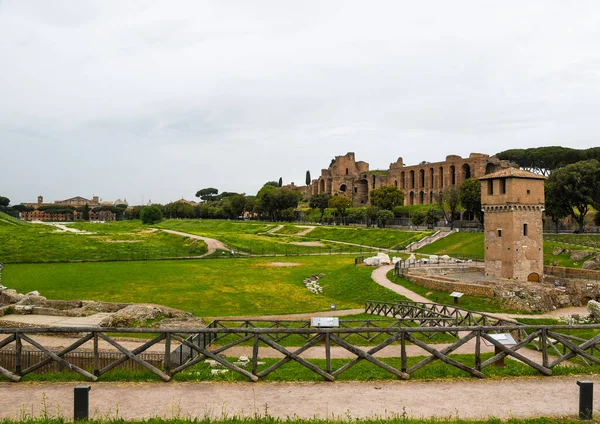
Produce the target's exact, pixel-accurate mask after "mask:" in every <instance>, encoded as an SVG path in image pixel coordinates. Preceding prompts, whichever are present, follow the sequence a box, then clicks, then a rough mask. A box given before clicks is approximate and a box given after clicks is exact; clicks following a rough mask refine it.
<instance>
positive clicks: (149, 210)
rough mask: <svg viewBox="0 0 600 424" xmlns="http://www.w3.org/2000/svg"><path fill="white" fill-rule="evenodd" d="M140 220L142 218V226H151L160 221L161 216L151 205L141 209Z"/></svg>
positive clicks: (156, 208)
mask: <svg viewBox="0 0 600 424" xmlns="http://www.w3.org/2000/svg"><path fill="white" fill-rule="evenodd" d="M140 218H142V222H143V223H144V224H150V225H152V224H156V223H157V222H160V221H162V218H163V214H162V212H161V211H160V208H159V207H158V206H156V205H151V206H146V207H145V208H143V209H142V212H141V213H140Z"/></svg>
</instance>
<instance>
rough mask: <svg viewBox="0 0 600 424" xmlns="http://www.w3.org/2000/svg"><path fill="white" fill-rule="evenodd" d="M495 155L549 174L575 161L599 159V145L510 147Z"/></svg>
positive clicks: (537, 171)
mask: <svg viewBox="0 0 600 424" xmlns="http://www.w3.org/2000/svg"><path fill="white" fill-rule="evenodd" d="M496 156H497V157H498V158H500V159H504V160H509V161H511V162H515V163H517V164H519V166H520V167H521V168H523V169H526V170H528V171H531V172H535V173H538V174H541V175H550V174H551V173H552V171H554V170H556V169H559V168H562V167H565V166H567V165H571V164H574V163H576V162H581V161H587V160H591V159H596V160H600V147H592V148H590V149H584V150H579V149H571V148H569V147H561V146H548V147H534V148H530V149H510V150H505V151H503V152H500V153H497V154H496Z"/></svg>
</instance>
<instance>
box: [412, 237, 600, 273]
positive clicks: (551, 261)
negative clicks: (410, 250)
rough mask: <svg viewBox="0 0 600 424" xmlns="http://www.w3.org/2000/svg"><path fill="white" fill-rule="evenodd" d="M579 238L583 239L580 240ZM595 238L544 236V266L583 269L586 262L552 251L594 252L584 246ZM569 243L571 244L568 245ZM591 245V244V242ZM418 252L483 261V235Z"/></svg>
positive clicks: (439, 243)
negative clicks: (559, 249) (561, 249)
mask: <svg viewBox="0 0 600 424" xmlns="http://www.w3.org/2000/svg"><path fill="white" fill-rule="evenodd" d="M579 237H581V238H580V239H579ZM594 238H597V239H598V240H599V241H600V236H595V235H586V234H581V235H579V234H558V235H555V234H544V264H545V265H557V266H565V267H573V268H581V266H582V265H583V262H584V261H585V260H583V261H578V262H575V261H573V260H572V259H571V258H570V255H569V254H568V253H562V254H560V255H553V254H552V251H553V250H554V249H555V248H557V247H560V248H564V249H569V250H590V251H593V250H594V249H593V248H592V247H591V246H587V245H584V244H583V243H588V242H589V241H586V240H589V239H594ZM567 242H568V243H571V244H567ZM589 243H590V244H591V242H589ZM417 252H418V253H425V254H431V255H449V256H453V257H458V258H473V259H483V257H484V241H483V233H480V232H477V233H461V232H458V233H453V234H450V235H449V236H447V237H445V238H443V239H440V240H438V241H436V242H434V243H431V244H429V245H427V246H424V247H422V248H421V249H419V250H417Z"/></svg>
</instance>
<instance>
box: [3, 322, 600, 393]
mask: <svg viewBox="0 0 600 424" xmlns="http://www.w3.org/2000/svg"><path fill="white" fill-rule="evenodd" d="M583 329H586V330H594V331H595V334H597V335H595V336H594V337H592V338H589V339H582V338H577V337H573V336H571V335H567V334H565V331H573V330H583ZM599 330H600V325H579V326H519V325H510V326H506V325H501V326H455V327H452V326H451V327H447V326H446V327H443V326H429V327H398V326H396V327H369V328H363V327H357V328H273V327H271V328H259V327H251V326H248V327H235V328H232V327H217V326H216V324H215V326H213V327H211V328H204V329H201V330H198V329H173V330H156V329H139V328H131V329H123V328H107V329H102V330H99V329H98V328H42V329H35V328H26V329H0V349H1V348H5V347H7V346H9V345H13V344H14V351H15V352H16V360H15V364H14V369H7V368H5V367H0V375H2V376H4V377H5V378H8V379H9V380H11V381H19V380H20V379H21V377H22V376H24V375H27V374H29V373H31V372H34V371H35V370H36V369H38V368H41V367H43V366H46V365H47V364H50V363H52V362H55V363H58V364H60V365H62V366H63V367H65V369H68V370H70V371H73V372H76V373H79V374H81V375H83V376H84V377H85V378H87V379H89V380H91V381H96V380H98V378H99V377H101V376H102V375H104V374H105V373H107V372H109V371H110V370H112V369H114V368H115V367H117V366H119V365H121V364H123V363H125V362H126V361H128V360H130V361H132V362H135V363H137V364H138V365H139V366H141V367H143V368H144V369H146V370H149V371H151V372H152V373H154V374H156V375H158V376H159V377H160V378H161V379H162V380H163V381H169V380H171V378H172V377H173V376H174V375H176V374H178V373H180V372H183V371H185V370H188V369H189V368H190V367H193V366H195V365H197V364H200V363H201V362H204V361H205V360H207V359H211V360H214V361H215V362H216V363H218V364H220V366H222V367H224V368H226V369H228V370H230V371H232V372H234V373H238V374H241V375H243V376H245V377H246V378H247V379H248V380H250V381H258V380H259V379H260V378H263V377H265V376H267V375H269V374H270V373H272V372H274V371H275V370H277V369H278V368H279V367H281V366H282V365H284V364H286V363H288V362H290V361H295V362H297V363H298V364H300V365H302V366H304V367H306V368H307V369H309V370H310V371H312V372H314V373H316V374H318V375H319V376H321V377H322V378H323V379H324V380H327V381H333V380H335V379H336V377H338V376H339V375H340V374H342V373H344V372H346V371H347V370H348V369H350V368H351V367H353V366H354V365H356V364H357V363H359V362H361V361H367V362H369V363H371V364H373V365H375V366H377V367H380V368H382V369H384V370H385V371H387V372H388V373H390V374H392V375H394V376H396V377H398V378H400V379H404V380H405V379H409V378H410V376H411V374H413V373H414V372H415V371H417V370H419V369H421V368H423V367H427V366H428V365H429V364H431V363H432V362H434V361H438V360H439V361H442V362H444V363H446V364H448V365H450V366H452V367H456V368H458V369H460V370H462V371H465V372H466V373H468V374H470V375H472V376H475V377H478V378H483V377H485V370H486V369H487V367H489V366H490V365H492V364H495V363H496V362H497V361H499V360H502V359H504V358H505V357H510V358H513V359H515V360H517V361H520V362H522V363H524V364H526V365H527V366H529V367H531V368H533V369H535V370H537V371H538V372H540V373H541V374H542V375H551V374H552V368H554V367H556V366H557V365H560V364H564V363H565V361H570V360H572V359H573V358H579V360H580V362H581V363H582V364H586V365H594V364H595V365H600V358H599V357H598V356H597V355H598V353H600V348H599V343H600V334H598V333H599V332H600V331H599ZM116 332H119V333H123V332H126V333H141V334H152V335H154V336H155V337H154V338H153V339H152V340H149V341H147V342H145V343H143V344H142V345H140V346H139V347H136V348H135V349H132V350H129V349H127V348H126V347H124V346H123V345H121V344H120V343H119V342H118V341H116V340H114V339H113V338H112V337H111V336H109V334H108V333H116ZM498 332H503V333H507V332H508V333H518V334H523V335H524V337H522V338H520V339H519V340H518V341H517V343H516V345H514V346H510V347H509V346H504V345H503V344H502V343H500V342H499V341H498V340H496V339H495V338H494V337H493V334H494V333H498ZM65 333H70V334H73V333H78V334H81V335H82V336H81V337H80V338H79V339H78V340H77V341H75V342H74V343H72V344H71V345H70V346H67V347H65V348H64V349H62V350H60V351H59V352H54V351H52V350H50V349H49V348H46V347H44V346H43V345H42V344H41V343H38V342H37V341H36V340H35V336H36V335H38V334H44V335H48V334H54V335H60V334H65ZM419 333H451V334H456V335H458V337H457V338H456V339H455V340H454V341H452V342H450V343H447V344H445V345H439V344H438V345H436V344H431V343H428V342H424V341H422V340H420V338H419V337H417V335H418V334H419ZM226 335H233V336H234V337H233V339H234V340H232V341H229V342H225V341H224V340H223V338H224V336H226ZM290 335H299V336H301V337H303V338H304V339H305V340H306V342H305V343H304V344H303V345H302V346H300V347H293V348H292V347H286V346H283V345H282V344H281V342H278V341H276V340H282V339H283V338H285V337H289V336H290ZM350 335H355V336H356V335H358V336H361V337H363V338H364V339H369V338H371V340H373V339H374V337H373V335H378V336H383V338H384V340H383V341H381V342H379V343H377V344H376V345H375V346H366V347H365V346H362V345H360V346H359V345H355V344H352V343H349V342H348V341H347V340H346V339H347V337H349V336H350ZM187 336H193V337H192V338H191V339H190V338H186V337H187ZM194 338H195V340H196V341H194ZM220 338H221V340H222V341H223V344H222V345H216V344H214V342H215V340H218V339H220ZM100 340H103V341H105V342H107V343H108V344H110V345H111V346H113V347H114V348H115V349H116V350H117V351H118V353H120V356H119V358H118V359H114V360H113V361H112V362H110V363H108V364H106V365H104V364H101V363H100V362H101V361H100V358H101V356H102V352H100V351H99V348H98V342H99V341H100ZM90 341H91V342H92V343H93V349H92V362H93V366H92V372H90V371H88V370H85V369H84V368H82V367H80V366H78V365H77V364H75V363H74V362H73V361H72V360H71V359H70V358H69V357H68V356H67V354H68V353H70V352H72V351H74V350H76V349H77V348H78V347H80V346H82V345H83V344H85V343H87V342H90ZM472 341H473V342H472ZM24 342H25V343H28V344H30V345H32V346H34V347H35V348H37V349H39V350H40V351H41V352H43V353H44V354H45V357H44V359H42V360H41V361H40V362H38V363H36V364H29V363H27V364H25V363H24V361H23V343H24ZM172 342H178V343H180V344H181V345H184V346H186V347H187V348H188V349H190V351H192V352H193V353H194V354H193V355H191V356H190V357H189V358H188V359H187V360H186V361H183V363H181V364H174V363H172V361H171V358H172V356H171V343H172ZM470 342H471V343H470ZM482 342H486V343H488V344H489V345H490V346H494V347H495V349H496V350H495V353H494V355H493V356H492V357H490V358H487V359H485V357H482V350H481V343H482ZM157 343H161V344H162V348H163V349H164V356H163V357H164V362H163V363H162V365H159V366H156V365H153V364H152V363H150V362H149V361H148V360H146V359H144V357H143V356H142V354H143V353H144V352H145V351H146V350H147V349H148V348H150V347H151V346H154V345H156V344H157ZM242 344H249V345H250V346H251V349H252V355H251V361H250V364H249V368H248V369H245V368H244V367H243V366H240V365H239V364H236V362H237V360H235V361H234V360H229V359H228V358H227V357H226V356H225V355H226V352H227V351H228V350H229V349H231V348H233V347H235V346H239V345H242ZM409 344H412V345H416V346H419V347H420V348H421V349H422V350H423V351H424V352H425V355H426V357H425V358H422V359H420V360H419V361H418V362H416V363H413V364H412V365H411V366H408V359H409V355H407V345H409ZM532 344H535V345H536V346H538V349H539V353H540V354H539V355H537V356H539V358H538V359H531V358H530V357H527V356H525V355H523V354H522V352H519V350H520V349H523V348H525V347H529V346H531V345H532ZM317 345H319V346H320V347H321V348H322V347H324V349H323V358H322V359H324V365H323V366H318V365H316V364H315V363H313V362H310V361H309V360H307V359H304V358H303V357H302V356H301V355H302V353H303V352H305V351H307V350H308V349H310V348H311V347H314V346H317ZM334 346H338V347H340V348H342V349H343V350H345V351H348V352H350V353H352V354H353V355H355V356H356V358H355V359H353V360H350V361H347V362H345V363H344V364H343V365H341V366H339V367H337V368H334V367H333V364H332V360H331V357H332V347H334ZM388 346H390V347H392V348H393V349H394V350H395V351H396V352H397V353H398V355H397V357H398V358H400V361H399V363H400V366H396V367H395V366H392V365H390V364H389V363H387V362H386V359H385V358H382V357H378V355H377V354H378V352H380V351H381V350H382V349H383V348H385V347H388ZM459 347H462V348H463V350H464V349H467V350H468V351H469V352H470V355H467V356H468V357H469V358H471V360H469V361H465V362H461V361H459V360H457V359H456V357H452V356H451V355H452V354H453V353H455V351H456V350H457V349H458V348H459ZM265 348H270V349H274V350H276V351H277V352H279V353H280V354H281V355H282V356H283V358H282V359H280V360H278V361H277V362H275V363H273V364H271V365H268V366H265V365H262V364H261V366H260V369H259V363H258V357H259V354H260V350H261V349H265ZM473 364H474V365H473Z"/></svg>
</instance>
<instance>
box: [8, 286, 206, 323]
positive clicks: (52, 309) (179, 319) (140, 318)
mask: <svg viewBox="0 0 600 424" xmlns="http://www.w3.org/2000/svg"><path fill="white" fill-rule="evenodd" d="M96 313H107V314H108V315H107V317H106V318H105V319H104V320H103V321H102V322H101V324H100V325H101V326H102V327H132V326H136V325H138V324H140V323H144V322H147V321H154V320H156V322H154V323H152V324H151V326H154V327H159V328H176V327H190V326H191V327H204V322H203V321H202V319H201V318H196V317H194V316H193V314H191V313H189V312H185V311H181V310H179V309H173V308H169V307H166V306H161V305H153V304H131V303H113V302H97V301H92V300H51V299H47V298H46V297H44V296H41V295H40V293H39V292H38V291H32V292H29V293H27V294H20V293H17V291H16V290H11V289H8V288H6V287H4V286H0V316H4V315H9V314H14V315H52V316H65V317H85V316H90V315H94V314H96ZM2 323H3V321H0V326H2ZM4 323H5V324H6V326H10V327H12V326H13V325H14V324H16V323H15V322H6V321H4Z"/></svg>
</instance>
